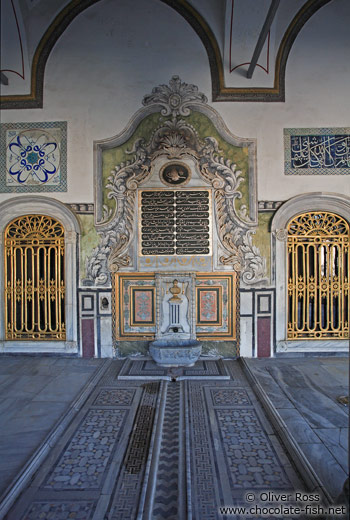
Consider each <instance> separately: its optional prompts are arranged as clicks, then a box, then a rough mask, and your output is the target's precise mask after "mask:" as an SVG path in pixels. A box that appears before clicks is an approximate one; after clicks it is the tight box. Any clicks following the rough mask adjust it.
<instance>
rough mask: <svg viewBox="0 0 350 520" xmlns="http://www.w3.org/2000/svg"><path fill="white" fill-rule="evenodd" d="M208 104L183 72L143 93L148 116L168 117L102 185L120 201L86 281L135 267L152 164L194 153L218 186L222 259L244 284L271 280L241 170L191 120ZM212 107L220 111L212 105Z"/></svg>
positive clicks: (100, 281) (105, 223) (102, 230)
mask: <svg viewBox="0 0 350 520" xmlns="http://www.w3.org/2000/svg"><path fill="white" fill-rule="evenodd" d="M206 103H207V98H206V96H205V95H204V94H202V93H200V92H198V88H197V87H196V86H195V85H189V84H187V83H184V82H182V81H181V80H180V78H179V77H178V76H173V77H172V79H171V80H170V82H169V85H160V86H158V87H156V88H154V89H153V90H152V93H151V94H150V95H147V96H145V97H144V99H143V105H144V106H145V107H146V108H148V110H149V109H150V108H152V112H149V111H148V112H147V110H146V108H144V109H142V110H144V111H145V115H144V117H146V116H147V115H149V114H150V113H154V112H155V111H157V108H158V111H160V113H161V115H162V116H164V118H166V119H164V120H163V121H162V122H161V124H160V125H159V126H158V127H157V128H156V129H155V130H154V131H153V133H152V135H151V138H150V139H149V141H148V142H145V140H144V139H143V138H140V139H137V140H136V141H135V143H134V146H133V148H132V149H131V150H129V151H128V152H127V153H128V155H130V160H128V161H126V162H124V163H120V164H118V165H116V166H115V168H114V169H113V170H112V172H111V175H110V176H109V177H108V183H107V184H106V185H105V186H104V187H103V189H105V190H107V193H108V195H107V196H108V198H109V199H114V200H115V210H114V211H112V210H111V209H110V208H107V207H106V206H104V207H103V217H102V220H101V221H100V222H99V223H97V225H96V227H97V232H98V234H99V235H100V237H101V241H100V244H99V245H98V247H96V248H95V249H94V250H93V252H92V254H91V256H90V257H89V258H88V260H87V265H86V271H87V280H86V281H85V283H89V284H94V285H99V286H101V285H102V286H103V285H109V284H110V272H116V271H118V270H119V269H121V268H124V269H125V268H128V267H129V268H130V267H131V264H132V258H131V256H130V251H129V249H130V245H131V242H132V240H133V238H134V234H135V228H136V218H137V204H136V196H137V189H138V188H139V187H141V186H142V185H143V184H144V183H145V182H147V180H148V179H149V178H150V177H151V175H152V163H153V161H155V159H157V158H158V157H166V158H167V159H169V160H172V161H173V160H176V161H181V159H183V158H187V159H188V158H192V159H193V160H194V161H195V162H196V164H197V165H198V169H199V172H200V175H201V176H202V178H203V180H204V181H206V184H209V185H211V187H212V189H213V201H214V213H215V215H216V228H217V235H218V240H219V242H220V244H221V249H222V251H223V252H224V253H223V254H221V256H220V258H219V262H220V264H221V265H222V266H231V268H232V269H233V270H235V271H237V272H239V273H240V274H241V279H242V281H243V282H244V283H245V284H254V283H258V282H262V281H264V280H265V279H266V278H265V277H266V261H265V259H264V258H263V257H262V256H261V255H260V252H259V249H258V248H257V247H256V246H254V245H253V243H252V234H253V233H254V232H255V230H256V228H257V222H256V221H254V220H252V219H251V218H250V217H249V215H248V214H247V210H246V208H245V207H244V206H242V208H241V209H237V207H236V201H237V199H240V198H241V197H242V193H241V191H240V184H241V183H242V182H243V180H244V177H243V175H242V172H241V171H240V170H237V167H236V164H234V163H232V162H231V161H230V160H229V159H226V158H225V157H223V156H222V155H221V152H220V150H219V145H218V142H217V140H216V139H215V138H214V137H205V138H200V136H199V135H198V132H197V130H196V129H195V128H194V126H192V125H191V124H189V122H187V121H186V117H187V116H189V115H190V114H191V112H192V111H193V110H197V111H200V112H202V113H206V110H205V109H206V108H207V107H208V105H206ZM208 111H209V110H208ZM210 111H211V113H215V111H213V109H210ZM215 114H216V113H215ZM216 116H217V117H218V118H220V116H218V115H217V114H216ZM220 120H221V118H220ZM223 126H224V125H223ZM128 135H129V136H130V132H129V134H128Z"/></svg>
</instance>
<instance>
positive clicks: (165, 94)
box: [143, 76, 208, 118]
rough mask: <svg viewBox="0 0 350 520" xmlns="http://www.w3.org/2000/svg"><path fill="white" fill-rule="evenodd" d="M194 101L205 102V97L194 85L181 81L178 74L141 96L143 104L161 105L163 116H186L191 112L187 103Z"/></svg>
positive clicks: (206, 100)
mask: <svg viewBox="0 0 350 520" xmlns="http://www.w3.org/2000/svg"><path fill="white" fill-rule="evenodd" d="M195 102H199V103H207V102H208V99H207V97H206V96H205V95H204V94H202V93H201V92H198V87H197V86H196V85H189V84H188V83H185V82H183V81H181V79H180V78H179V76H173V77H172V78H171V80H170V81H169V86H168V85H159V86H158V87H155V88H154V89H153V90H152V94H149V95H147V96H145V97H144V98H143V104H144V105H145V106H147V105H151V104H152V105H154V104H157V105H160V106H161V107H162V109H161V114H162V115H163V116H169V115H172V116H173V118H176V117H177V116H178V115H181V116H188V115H189V114H190V112H191V110H190V108H189V106H188V105H191V104H193V103H195Z"/></svg>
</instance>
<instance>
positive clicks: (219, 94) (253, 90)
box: [0, 0, 332, 109]
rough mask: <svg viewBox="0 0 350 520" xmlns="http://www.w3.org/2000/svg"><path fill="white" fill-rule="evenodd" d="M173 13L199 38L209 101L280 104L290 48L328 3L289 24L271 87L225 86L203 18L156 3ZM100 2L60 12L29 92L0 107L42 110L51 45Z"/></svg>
mask: <svg viewBox="0 0 350 520" xmlns="http://www.w3.org/2000/svg"><path fill="white" fill-rule="evenodd" d="M160 1H161V2H163V3H164V4H166V5H168V6H169V7H171V8H173V9H174V10H175V11H177V12H178V13H179V14H180V15H181V16H182V17H183V18H184V19H185V20H186V21H187V22H188V23H189V24H190V25H191V27H192V29H193V30H194V31H195V32H196V33H197V35H198V36H199V38H200V39H201V41H202V43H203V45H204V47H205V49H206V52H207V55H208V61H209V69H210V75H211V83H212V100H213V101H241V102H242V101H260V102H266V101H268V102H270V101H284V100H285V71H286V64H287V59H288V56H289V53H290V50H291V47H292V45H293V43H294V41H295V39H296V37H297V35H298V33H299V32H300V30H301V29H302V27H303V26H304V25H305V23H306V22H307V21H308V20H309V18H310V17H311V16H312V15H313V14H314V13H316V11H318V10H319V9H320V8H321V7H323V6H324V5H326V4H327V3H329V2H330V1H332V0H308V1H307V2H306V3H305V4H304V5H303V6H302V8H301V9H300V10H299V12H298V13H297V14H296V15H295V17H294V18H293V20H292V21H291V23H290V24H289V26H288V28H287V30H286V32H285V34H284V36H283V38H282V41H281V44H280V46H279V49H278V53H277V57H276V63H275V82H274V86H273V87H264V88H259V87H245V88H236V87H226V86H225V80H224V69H223V61H222V56H221V52H220V49H219V45H218V42H217V40H216V37H215V35H214V33H213V31H212V30H211V28H210V27H209V25H208V23H207V22H206V20H205V19H204V18H203V16H202V15H201V14H200V13H199V12H198V11H197V10H196V9H195V8H194V7H193V6H192V5H191V4H190V3H189V2H188V1H187V0H160ZM98 2H100V0H72V1H71V2H70V3H69V4H67V6H66V7H65V8H64V9H62V11H60V13H59V14H58V15H57V16H56V18H55V19H54V21H53V22H52V23H51V25H50V26H49V27H48V29H47V30H46V32H45V33H44V35H43V37H42V38H41V40H40V42H39V44H38V46H37V48H36V51H35V54H34V57H33V62H32V67H31V92H30V94H26V95H11V96H1V97H0V100H1V108H3V109H25V108H42V106H43V95H44V92H43V91H44V88H43V87H44V75H45V67H46V63H47V60H48V58H49V56H50V53H51V50H52V49H53V47H54V45H55V44H56V42H57V41H58V39H59V38H60V36H61V35H62V34H63V33H64V31H65V30H66V28H67V27H68V26H69V24H70V23H71V22H72V21H73V20H74V19H75V18H76V17H77V16H78V15H79V14H80V13H81V12H83V11H84V10H85V9H87V8H88V7H90V6H92V5H93V4H96V3H98Z"/></svg>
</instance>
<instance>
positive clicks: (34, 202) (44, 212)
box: [0, 195, 80, 354]
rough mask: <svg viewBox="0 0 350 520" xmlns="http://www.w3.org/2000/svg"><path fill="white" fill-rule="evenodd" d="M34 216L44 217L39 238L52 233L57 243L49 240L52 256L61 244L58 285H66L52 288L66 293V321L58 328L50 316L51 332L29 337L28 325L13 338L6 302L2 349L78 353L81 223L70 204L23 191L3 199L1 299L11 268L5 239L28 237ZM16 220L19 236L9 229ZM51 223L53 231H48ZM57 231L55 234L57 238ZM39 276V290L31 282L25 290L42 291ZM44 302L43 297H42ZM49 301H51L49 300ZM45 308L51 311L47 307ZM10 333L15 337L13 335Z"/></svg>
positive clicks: (1, 315) (0, 327)
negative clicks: (21, 332)
mask: <svg viewBox="0 0 350 520" xmlns="http://www.w3.org/2000/svg"><path fill="white" fill-rule="evenodd" d="M27 217H30V218H29V221H28V220H26V218H27ZM32 217H35V218H37V217H39V219H40V217H43V220H42V221H41V222H42V223H41V224H40V222H39V223H38V222H36V223H35V226H36V232H38V233H39V231H40V233H41V238H40V237H39V242H40V240H44V238H45V236H46V239H48V238H49V236H50V237H51V238H50V240H51V239H52V240H53V241H56V243H55V244H51V245H48V243H47V244H46V245H47V247H48V249H50V248H52V249H51V256H52V257H53V256H54V254H53V252H54V250H55V248H61V249H60V250H61V251H64V254H63V259H61V273H62V272H64V278H63V279H62V280H60V282H59V285H60V286H61V281H63V283H64V286H63V287H61V289H59V290H57V293H56V287H57V284H56V283H54V284H52V291H53V292H54V293H56V294H59V292H60V291H61V295H62V294H63V296H64V298H63V299H64V305H63V306H61V311H60V312H61V318H60V323H61V325H64V327H63V326H62V327H61V328H60V329H57V328H56V325H55V323H54V322H53V321H52V319H51V333H52V334H51V333H48V334H47V335H46V334H43V333H42V334H43V335H42V337H38V335H37V334H39V335H40V331H39V330H36V331H34V332H35V333H34V335H33V337H32V338H30V337H28V336H29V335H30V333H32V334H33V332H31V331H32V329H31V328H30V327H28V331H27V332H28V336H27V337H25V334H24V330H23V335H22V334H20V336H21V337H17V338H14V337H13V335H12V336H11V335H10V336H9V335H8V327H7V317H6V313H8V312H9V311H8V310H7V309H5V305H3V304H1V305H0V349H1V351H2V352H49V353H69V354H77V353H78V352H79V347H78V315H77V239H78V235H79V233H80V226H79V222H78V220H77V218H76V216H75V215H74V213H73V212H72V211H71V210H70V209H69V208H68V206H66V205H65V204H63V203H62V202H59V201H58V200H56V199H52V198H50V197H43V196H40V195H30V196H23V195H22V196H19V197H14V198H11V199H8V200H6V201H4V202H2V203H0V230H1V234H0V241H1V244H0V245H1V247H0V254H1V258H0V299H1V301H2V302H4V301H5V293H6V292H7V290H8V289H7V283H6V282H7V274H6V272H5V271H6V269H7V270H8V266H7V267H5V250H6V248H7V247H8V244H6V242H7V240H9V239H11V240H13V239H15V238H16V240H17V238H18V240H22V239H23V240H27V239H26V238H25V237H24V236H23V234H25V233H26V231H25V230H26V229H27V231H28V234H29V235H30V234H31V231H30V226H31V225H33V221H31V218H32ZM22 219H24V220H22ZM15 222H17V224H16V226H15V227H17V228H21V230H19V231H18V236H17V237H16V234H15V236H11V234H12V231H11V233H9V231H10V229H12V227H11V226H12V223H15ZM20 222H21V223H23V224H24V225H25V226H29V227H27V228H26V227H25V226H24V227H23V228H22V226H18V224H19V223H20ZM50 226H51V231H49V229H50ZM21 233H22V235H21ZM40 233H39V235H40ZM55 233H56V238H54V235H55ZM29 242H30V238H29ZM63 244H64V245H63ZM27 245H28V243H27ZM29 245H30V243H29ZM37 246H38V247H39V243H38V244H37ZM18 247H21V246H18ZM62 248H63V249H62ZM43 251H44V248H43V249H42V253H41V254H44V253H43ZM56 251H57V249H56ZM47 261H48V259H47ZM47 265H48V264H47ZM63 266H64V270H63ZM40 278H42V277H41V275H40V277H39V286H37V290H36V291H35V290H32V289H31V288H30V284H29V287H28V284H27V288H26V291H27V293H28V294H33V292H34V293H38V292H40V291H42V289H43V287H40ZM56 281H57V280H56ZM42 285H43V284H42ZM24 287H25V286H24ZM44 290H47V291H48V292H47V294H49V291H50V289H49V287H48V286H47V285H46V288H45V284H44ZM19 291H22V289H21V288H20V289H19ZM39 300H40V298H39ZM44 301H45V300H44ZM41 302H43V301H42V300H41ZM61 303H62V302H61ZM46 304H47V305H48V302H47V301H46ZM41 305H43V303H41ZM46 312H47V313H48V308H47V310H46ZM54 312H56V309H55V310H54ZM44 316H45V311H44ZM22 321H23V320H22ZM49 328H50V327H49ZM41 329H43V325H41ZM54 331H55V332H54ZM47 332H48V330H47ZM55 334H56V337H53V336H55ZM57 335H58V336H59V337H58V336H57ZM44 336H45V337H44ZM10 337H12V339H10Z"/></svg>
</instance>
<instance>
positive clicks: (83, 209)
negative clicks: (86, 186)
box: [67, 202, 94, 215]
mask: <svg viewBox="0 0 350 520" xmlns="http://www.w3.org/2000/svg"><path fill="white" fill-rule="evenodd" d="M67 206H68V207H69V208H70V209H71V210H72V211H74V213H76V214H77V215H93V214H94V203H93V202H71V203H70V204H67Z"/></svg>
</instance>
